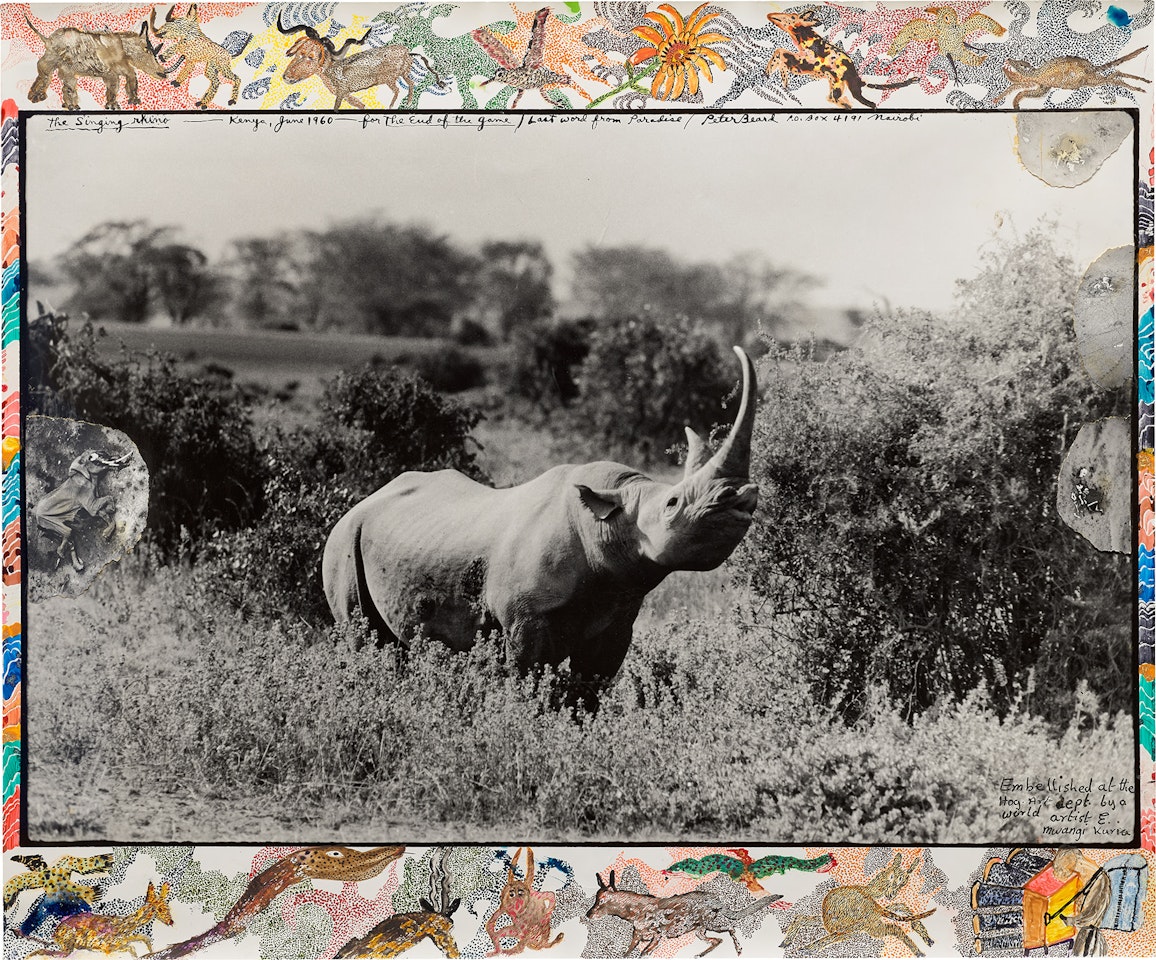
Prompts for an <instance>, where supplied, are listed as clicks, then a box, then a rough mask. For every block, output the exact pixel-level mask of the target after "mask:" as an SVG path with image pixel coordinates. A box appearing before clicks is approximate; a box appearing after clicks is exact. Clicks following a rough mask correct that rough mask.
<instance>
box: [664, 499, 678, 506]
mask: <svg viewBox="0 0 1156 960" xmlns="http://www.w3.org/2000/svg"><path fill="white" fill-rule="evenodd" d="M666 505H667V506H668V507H677V506H678V497H671V498H670V499H669V500H667V501H666Z"/></svg>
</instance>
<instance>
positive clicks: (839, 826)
mask: <svg viewBox="0 0 1156 960" xmlns="http://www.w3.org/2000/svg"><path fill="white" fill-rule="evenodd" d="M126 567H127V569H124V570H120V571H118V572H116V573H114V574H112V575H110V576H107V577H105V578H104V580H103V581H102V582H101V583H99V584H98V585H97V586H96V587H95V588H94V589H93V591H92V592H91V594H90V595H87V596H85V597H82V598H79V599H74V600H66V599H57V600H53V601H51V602H48V603H45V604H43V605H40V606H38V608H37V610H36V611H35V613H36V620H35V622H34V623H33V624H31V626H32V628H33V629H32V630H31V631H30V650H29V669H28V683H29V700H30V702H29V718H30V733H29V771H30V781H29V785H28V798H29V826H30V831H31V836H32V837H34V838H35V839H38V840H50V839H59V840H65V839H98V838H101V839H115V840H123V841H129V840H133V841H137V840H150V841H154V842H159V841H194V840H198V841H205V840H239V839H242V838H252V837H253V836H261V837H263V838H267V839H277V840H285V841H290V840H293V841H307V840H314V841H315V840H321V839H332V838H334V837H338V836H339V837H340V838H342V839H343V840H345V841H347V842H358V841H362V842H364V841H370V840H377V841H381V840H387V839H393V840H402V841H407V842H422V841H428V842H433V841H437V840H449V839H457V840H477V841H494V842H496V841H500V840H503V839H509V838H511V837H515V836H516V837H519V838H523V839H525V838H531V839H534V840H538V841H545V840H554V841H563V840H584V839H633V840H638V841H644V840H659V839H664V840H672V839H675V838H687V839H690V838H694V839H696V840H701V841H720V842H721V841H734V840H735V839H736V838H740V839H743V840H749V841H756V840H762V841H771V840H779V841H792V840H793V841H814V842H883V841H887V842H902V843H924V842H931V841H934V842H938V843H963V842H980V841H1000V842H1025V841H1032V840H1038V839H1040V837H1038V836H1037V835H1035V834H1033V833H1032V832H1031V827H1030V826H1029V825H1027V824H1025V822H1024V821H1002V820H1001V819H1000V813H999V804H998V796H999V780H1000V779H1001V778H1002V777H1003V776H1005V775H1008V774H1009V772H1010V773H1014V774H1015V775H1016V776H1017V777H1022V776H1032V777H1039V778H1041V779H1046V778H1047V777H1049V776H1056V775H1059V774H1065V773H1066V772H1068V771H1071V772H1073V773H1075V772H1078V773H1079V774H1080V776H1081V777H1087V776H1093V777H1096V778H1097V779H1103V780H1104V781H1107V780H1108V779H1109V778H1110V777H1115V778H1116V779H1117V781H1118V780H1119V779H1120V778H1121V777H1128V776H1131V771H1132V769H1133V762H1132V753H1131V751H1132V744H1133V734H1132V727H1131V722H1130V719H1129V718H1127V717H1124V716H1119V717H1109V716H1106V715H1103V714H1102V713H1100V712H1099V710H1098V708H1097V705H1096V704H1095V702H1094V699H1093V698H1091V697H1085V698H1084V700H1083V707H1082V709H1081V711H1080V712H1079V713H1078V714H1077V715H1076V716H1074V717H1073V718H1072V721H1071V724H1070V725H1069V727H1068V728H1067V729H1066V730H1060V731H1056V730H1054V729H1052V728H1050V727H1049V726H1048V725H1046V724H1044V723H1043V722H1042V721H1040V720H1038V719H1037V718H1034V717H1032V716H1029V715H1027V714H1026V713H1024V712H1021V711H1016V712H1013V713H1012V714H1011V715H1009V716H1007V717H1004V718H1003V719H1001V718H1000V717H998V716H997V715H996V714H995V713H994V711H993V710H992V709H991V708H990V706H989V705H988V704H987V702H986V700H985V698H984V696H983V695H982V694H976V695H973V696H972V697H970V698H968V699H967V700H965V701H964V702H962V703H957V704H950V705H944V706H943V707H942V708H941V709H933V710H931V711H928V712H927V713H925V714H923V715H921V716H920V717H918V718H916V720H915V721H914V723H913V724H908V723H906V722H904V721H903V720H902V719H901V718H900V717H899V715H898V714H897V713H896V712H895V711H894V710H893V709H892V708H890V707H888V706H887V705H886V704H884V703H883V702H882V701H880V702H879V703H874V704H867V705H866V710H865V715H864V718H863V719H862V720H860V721H859V722H857V723H855V724H853V725H851V726H847V725H845V724H844V723H843V721H842V720H841V719H840V718H838V717H835V716H832V715H831V714H829V713H828V712H827V711H825V710H824V709H823V708H821V707H819V706H818V705H816V704H815V703H814V702H813V700H812V697H811V696H810V694H809V692H808V690H807V687H806V684H805V682H804V679H803V678H802V677H800V676H797V675H796V673H795V671H794V669H793V663H794V662H795V656H794V653H793V651H792V650H791V649H790V647H789V646H788V645H785V644H783V643H782V642H781V641H776V640H775V639H774V634H773V633H770V632H767V631H764V630H761V629H760V627H759V626H758V624H753V623H751V622H750V620H749V617H750V615H751V611H749V610H743V609H742V606H743V605H742V602H741V601H742V591H741V590H739V589H737V588H735V587H733V586H731V587H728V586H727V585H726V583H725V574H712V575H708V576H705V577H703V576H700V577H698V579H697V580H694V579H690V575H684V576H686V577H687V578H688V579H681V578H680V579H677V580H676V579H673V578H672V581H671V582H670V584H669V585H668V586H666V587H665V588H664V589H663V590H661V591H660V592H658V593H657V595H656V596H654V597H652V598H651V601H650V604H649V606H648V609H647V611H646V612H645V613H644V615H643V617H642V618H641V620H640V625H639V630H638V631H637V635H636V642H635V645H634V647H633V648H632V650H631V653H630V656H629V657H628V658H627V661H626V665H625V667H624V669H623V671H622V673H621V674H620V676H619V678H618V679H617V681H616V683H615V684H614V687H613V688H612V690H611V691H610V693H609V694H608V696H607V697H606V699H605V701H604V704H603V707H602V709H601V710H600V711H599V712H598V713H597V715H591V714H586V713H574V712H572V711H571V710H569V709H567V708H565V707H563V706H561V705H560V701H561V697H560V692H559V689H558V685H557V682H556V681H557V679H558V678H557V677H556V676H555V675H553V674H547V675H545V676H539V677H523V676H520V675H518V674H516V673H513V672H511V671H510V670H508V669H507V668H506V667H505V666H504V664H503V663H502V657H501V644H500V640H498V639H497V638H493V639H490V640H486V641H483V642H481V643H479V645H478V646H477V647H476V649H475V650H474V651H473V652H472V653H470V654H468V655H456V656H455V655H451V654H449V653H448V652H447V651H446V650H444V649H443V648H441V647H440V646H439V645H437V644H429V643H419V644H417V645H416V646H415V647H414V649H412V650H411V652H410V654H409V656H408V657H407V658H404V659H403V658H400V657H398V656H396V654H395V652H394V651H391V650H384V651H383V650H379V649H377V648H375V647H374V645H373V644H372V643H366V642H365V637H364V635H363V634H362V633H361V631H360V629H358V628H343V629H338V628H328V629H323V630H319V629H315V628H310V627H308V626H306V625H304V624H302V623H290V622H282V621H266V622H253V621H249V620H246V619H245V618H244V617H242V616H240V615H239V614H237V613H235V612H233V611H231V610H228V609H223V608H222V606H221V605H220V603H219V602H218V601H217V600H216V599H215V598H216V596H217V593H216V591H215V589H214V583H213V581H212V578H211V576H210V575H209V572H208V571H206V570H199V569H196V568H194V569H191V570H189V569H186V570H179V569H172V568H162V569H159V570H146V569H145V567H144V565H143V564H138V563H129V564H127V565H126ZM704 612H705V613H706V614H707V615H706V616H705V617H704V616H701V614H702V613H704ZM696 613H698V614H699V616H696ZM1132 813H1133V812H1132V810H1131V809H1130V808H1128V809H1125V810H1121V811H1118V812H1117V813H1116V814H1114V815H1113V820H1112V825H1113V826H1118V827H1121V828H1125V829H1126V828H1128V827H1129V825H1130V824H1131V822H1132ZM222 825H225V826H223V827H222ZM1035 826H1036V829H1038V824H1037V825H1035Z"/></svg>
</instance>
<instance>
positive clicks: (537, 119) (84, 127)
mask: <svg viewBox="0 0 1156 960" xmlns="http://www.w3.org/2000/svg"><path fill="white" fill-rule="evenodd" d="M920 119H921V117H920V115H919V114H917V113H867V112H858V111H841V112H829V113H806V112H798V113H789V112H784V113H759V112H745V111H735V112H729V111H728V112H715V111H709V110H705V111H694V112H687V113H665V112H660V111H643V110H640V111H637V112H634V113H603V112H598V111H591V112H577V111H564V110H559V111H555V112H552V113H408V112H406V113H375V114H366V113H339V112H338V113H320V112H307V113H305V112H303V113H299V114H277V113H272V112H271V113H268V114H261V113H221V114H218V115H216V116H213V115H204V114H194V115H182V114H154V113H141V114H132V115H112V116H108V115H100V114H73V115H67V116H53V117H48V118H47V121H48V129H49V130H52V131H72V132H81V133H97V134H102V133H124V132H126V131H132V130H168V129H172V127H173V124H174V123H182V122H183V123H210V124H222V125H226V126H229V127H241V128H244V129H247V130H250V131H252V132H256V133H273V134H276V133H282V132H285V131H288V130H300V129H326V128H330V129H332V128H338V127H340V128H341V129H348V128H349V127H350V126H355V127H358V128H360V129H362V130H369V129H378V130H380V129H386V128H390V127H425V128H429V129H434V128H440V129H442V130H451V129H452V130H475V131H480V130H486V129H508V130H521V129H523V128H526V127H534V126H543V125H546V126H567V125H572V126H582V127H588V128H591V129H597V128H599V127H604V126H619V127H621V126H663V127H669V126H681V127H690V126H717V125H728V126H747V125H752V124H768V123H769V124H779V123H824V124H826V123H835V124H840V123H841V124H847V123H863V122H868V123H870V122H890V123H894V122H902V123H911V122H918V121H919V120H920Z"/></svg>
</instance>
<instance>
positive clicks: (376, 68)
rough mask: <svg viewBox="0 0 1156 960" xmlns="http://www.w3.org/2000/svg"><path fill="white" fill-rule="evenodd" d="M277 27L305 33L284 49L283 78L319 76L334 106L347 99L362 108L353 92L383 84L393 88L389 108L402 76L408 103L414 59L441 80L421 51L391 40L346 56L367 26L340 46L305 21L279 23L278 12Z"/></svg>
mask: <svg viewBox="0 0 1156 960" xmlns="http://www.w3.org/2000/svg"><path fill="white" fill-rule="evenodd" d="M277 29H278V30H279V31H280V32H281V33H283V34H286V35H290V34H294V33H304V34H305V36H303V37H301V38H300V39H298V40H296V41H294V42H293V44H292V45H291V46H290V47H289V49H288V50H287V51H286V53H287V55H288V56H289V58H290V60H289V66H287V67H286V68H285V74H284V76H285V80H286V81H287V82H288V83H299V82H300V81H302V80H306V79H308V78H309V77H318V78H319V79H320V80H321V82H322V83H323V84H325V88H326V89H327V90H328V91H329V92H330V93H332V94H333V96H334V97H335V98H336V99H335V100H334V102H333V109H334V110H340V109H341V105H342V104H343V103H344V102H345V101H346V100H348V101H349V103H350V105H351V106H354V107H357V108H358V109H359V110H364V109H365V104H364V103H362V102H361V101H360V100H359V99H358V98H357V97H355V96H353V94H355V93H357V92H359V91H361V90H370V89H372V88H373V87H376V86H380V85H382V84H384V85H385V86H387V87H389V89H390V90H391V91H393V99H392V100H390V101H389V106H390V109H392V108H393V105H394V104H395V103H397V98H398V96H399V95H400V92H401V91H400V89H399V87H398V83H399V81H401V80H403V79H404V80H405V81H406V82H407V83H408V84H409V93H408V94H407V95H406V98H405V104H406V105H407V106H408V105H409V103H410V101H411V100H412V99H413V91H414V86H413V84H412V83H411V82H410V81H409V79H408V78H409V75H410V71H412V70H413V66H414V61H415V60H420V61H421V62H422V63H423V64H424V65H425V68H426V69H427V70H428V71H429V72H430V73H431V74H433V76H434V78H435V79H436V80H437V83H438V86H439V87H440V86H442V80H441V78H440V77H439V76H438V74H437V72H436V71H435V70H434V68H433V66H432V65H431V64H430V62H429V61H428V60H427V59H426V58H425V57H423V56H422V55H421V54H420V53H411V52H410V51H409V50H408V49H407V48H405V47H403V46H401V44H397V43H390V44H386V45H385V46H382V47H375V48H373V49H370V50H362V51H361V52H360V53H354V54H351V55H349V56H346V51H347V50H348V49H349V48H350V47H357V46H361V45H362V44H363V43H365V41H366V40H367V39H368V38H369V34H370V32H371V31H369V30H366V31H365V33H364V34H363V35H362V37H361V39H360V40H354V39H352V38H350V39H348V40H346V41H345V42H344V43H343V44H342V45H341V49H340V50H339V49H337V48H336V47H334V46H333V41H332V40H330V39H329V38H328V37H322V36H321V35H320V34H318V32H317V31H316V30H314V29H313V28H312V27H310V26H307V25H306V24H300V25H298V26H296V27H289V28H286V27H285V26H284V25H282V23H281V14H280V13H278V14H277Z"/></svg>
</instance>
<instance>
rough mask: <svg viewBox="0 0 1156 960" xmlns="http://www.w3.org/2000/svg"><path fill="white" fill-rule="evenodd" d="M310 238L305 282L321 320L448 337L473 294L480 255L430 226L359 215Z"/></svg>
mask: <svg viewBox="0 0 1156 960" xmlns="http://www.w3.org/2000/svg"><path fill="white" fill-rule="evenodd" d="M307 241H308V242H307V244H306V249H308V251H309V259H308V261H307V262H306V263H305V265H304V273H305V277H304V279H303V283H302V286H303V288H304V289H305V290H306V291H307V296H308V302H307V303H306V312H307V313H312V314H315V322H316V323H317V324H318V325H319V326H322V327H329V326H333V327H343V328H347V329H354V330H358V329H360V330H364V331H367V332H371V333H380V334H384V335H387V336H443V335H445V334H447V333H448V332H449V328H450V323H451V321H452V320H453V318H454V316H455V315H457V314H458V313H459V312H461V311H464V310H465V309H466V308H467V307H468V305H469V303H470V301H471V299H472V296H473V288H472V277H473V276H474V274H475V271H476V269H477V261H476V259H475V258H474V257H472V256H470V255H469V254H468V253H466V252H465V251H463V250H460V249H459V248H458V247H457V246H455V245H454V244H453V243H452V242H451V241H450V240H449V238H448V237H444V236H440V235H438V234H435V233H433V232H432V231H431V230H429V229H427V228H425V227H422V226H398V225H396V224H390V223H379V222H377V221H374V220H358V221H353V222H350V223H344V224H338V225H337V226H333V227H330V228H329V229H327V230H322V231H317V232H311V233H309V234H308V235H307Z"/></svg>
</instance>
